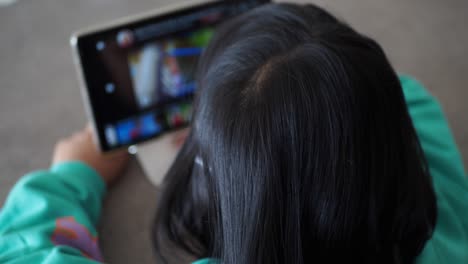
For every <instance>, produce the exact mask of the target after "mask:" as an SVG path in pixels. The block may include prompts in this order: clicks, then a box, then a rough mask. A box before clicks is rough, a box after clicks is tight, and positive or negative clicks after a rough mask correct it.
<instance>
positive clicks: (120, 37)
mask: <svg viewBox="0 0 468 264" xmlns="http://www.w3.org/2000/svg"><path fill="white" fill-rule="evenodd" d="M133 39H134V37H133V32H132V31H130V30H128V29H126V30H122V31H120V32H119V33H118V34H117V44H118V45H119V47H121V48H129V47H131V46H132V45H133Z"/></svg>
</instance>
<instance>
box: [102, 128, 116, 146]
mask: <svg viewBox="0 0 468 264" xmlns="http://www.w3.org/2000/svg"><path fill="white" fill-rule="evenodd" d="M104 133H105V136H106V141H107V144H108V145H109V146H110V147H113V146H115V145H117V133H116V132H115V128H114V126H112V125H107V126H106V128H105V130H104Z"/></svg>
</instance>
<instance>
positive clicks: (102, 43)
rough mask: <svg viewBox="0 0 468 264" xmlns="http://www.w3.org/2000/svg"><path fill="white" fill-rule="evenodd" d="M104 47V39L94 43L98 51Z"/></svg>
mask: <svg viewBox="0 0 468 264" xmlns="http://www.w3.org/2000/svg"><path fill="white" fill-rule="evenodd" d="M105 48H106V43H105V42H104V41H99V42H98V43H96V49H97V50H98V51H102V50H103V49H105Z"/></svg>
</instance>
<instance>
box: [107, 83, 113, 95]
mask: <svg viewBox="0 0 468 264" xmlns="http://www.w3.org/2000/svg"><path fill="white" fill-rule="evenodd" d="M105 89H106V93H108V94H111V93H114V91H115V85H114V84H113V83H107V84H106V87H105Z"/></svg>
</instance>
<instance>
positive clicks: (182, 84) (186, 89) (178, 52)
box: [128, 27, 213, 109]
mask: <svg viewBox="0 0 468 264" xmlns="http://www.w3.org/2000/svg"><path fill="white" fill-rule="evenodd" d="M212 35H213V28H211V27H206V28H202V29H199V30H196V31H191V32H187V33H184V34H179V35H178V36H177V37H174V38H168V39H163V40H158V41H153V42H149V43H146V44H145V45H144V46H142V47H140V48H139V49H136V50H133V51H132V52H130V53H129V55H128V62H129V63H128V64H129V70H130V76H131V79H132V83H133V89H134V94H135V97H136V100H137V105H138V106H139V107H140V109H145V108H148V107H151V106H154V105H155V104H157V103H159V102H163V101H165V100H167V99H171V98H177V97H181V96H184V95H187V94H190V93H192V92H193V91H194V89H195V69H196V65H197V62H198V59H199V57H200V55H201V53H202V51H203V48H204V47H206V45H208V42H209V40H210V38H211V36H212Z"/></svg>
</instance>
